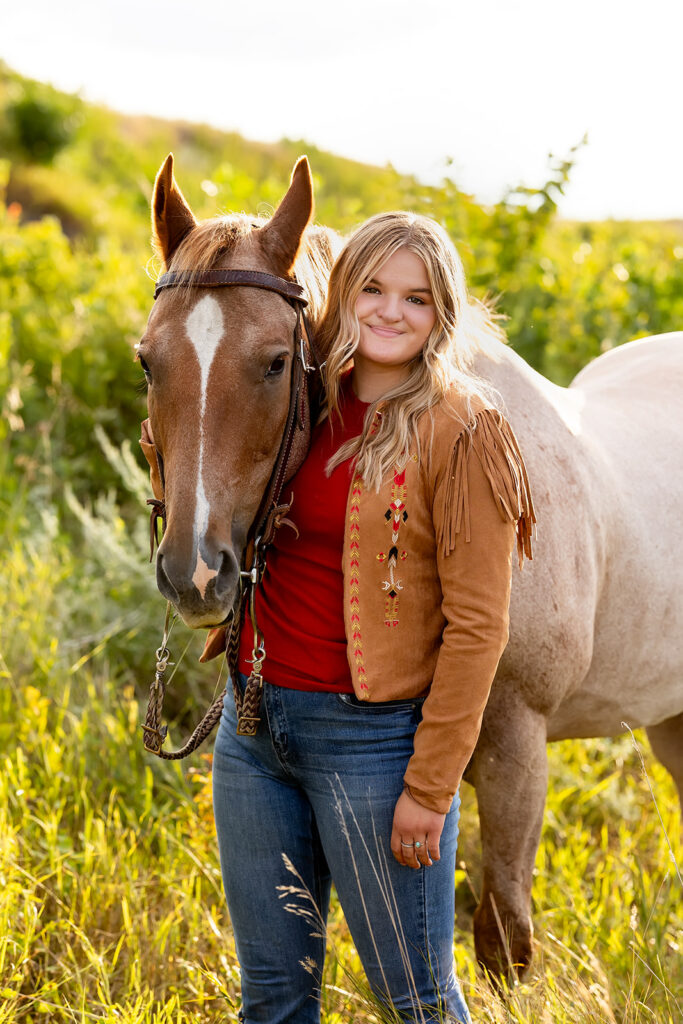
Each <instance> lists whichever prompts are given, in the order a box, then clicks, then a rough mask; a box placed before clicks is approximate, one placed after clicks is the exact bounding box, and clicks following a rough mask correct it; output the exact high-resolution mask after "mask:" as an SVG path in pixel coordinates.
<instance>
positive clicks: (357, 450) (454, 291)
mask: <svg viewBox="0 0 683 1024" xmlns="http://www.w3.org/2000/svg"><path fill="white" fill-rule="evenodd" d="M403 248H405V249H408V250H409V251H410V252H412V253H415V255H417V256H419V257H420V259H421V260H422V262H423V263H424V265H425V268H426V271H427V277H428V279H429V286H430V288H431V292H432V296H433V300H434V308H435V312H436V321H435V324H434V327H433V328H432V331H431V332H430V334H429V337H428V338H427V341H426V342H425V345H424V348H423V349H422V352H421V353H420V354H419V355H418V356H417V357H416V358H415V359H414V360H413V361H412V367H411V372H410V376H409V377H408V379H407V380H406V381H404V382H403V383H401V384H400V386H398V387H396V388H394V389H393V390H392V391H390V392H388V393H387V394H386V395H383V396H382V398H381V400H378V401H376V402H373V403H372V404H371V406H370V408H369V409H368V412H367V414H366V417H365V422H364V425H363V431H362V433H361V434H360V436H359V437H356V438H353V439H352V440H350V441H347V442H346V443H345V444H343V445H342V446H341V447H340V448H339V450H338V451H337V452H336V453H335V454H334V455H333V456H332V458H331V459H330V460H329V462H328V465H327V469H328V472H331V471H332V469H334V467H335V466H337V465H339V464H340V463H341V462H343V461H345V460H346V459H348V458H351V457H355V459H356V471H357V472H358V473H359V474H360V475H361V476H362V478H363V483H364V484H365V486H366V487H368V488H369V489H375V490H379V487H380V485H381V482H382V480H383V479H384V477H385V476H386V474H387V473H388V472H389V471H390V470H393V468H394V467H395V466H397V465H398V466H402V465H403V464H404V463H405V462H406V461H407V459H408V457H409V456H410V449H411V447H412V446H413V445H414V444H416V443H418V436H417V421H418V419H419V418H420V416H421V415H422V414H423V413H424V412H425V411H426V410H427V409H431V408H432V407H433V406H434V405H436V404H437V403H438V402H439V401H440V400H441V399H442V398H443V397H444V396H445V394H446V393H447V391H448V390H449V389H450V388H453V387H455V388H457V389H458V391H459V392H460V393H461V394H462V395H463V397H464V398H465V402H466V408H467V413H468V419H469V418H471V405H470V403H471V401H472V399H473V398H475V397H477V398H480V399H482V400H483V401H484V402H486V404H491V403H492V402H495V397H494V396H495V391H494V389H493V388H492V387H491V386H490V385H489V384H487V383H486V382H485V381H483V380H482V379H481V378H479V377H477V375H476V374H475V373H474V372H473V370H472V369H471V364H472V360H473V358H474V356H475V354H476V353H477V352H480V351H485V350H487V349H490V348H491V346H492V345H493V344H498V343H500V342H501V341H504V340H505V336H504V334H503V331H502V330H501V328H500V327H499V326H498V324H497V323H496V320H495V317H494V315H493V313H492V312H491V310H490V309H489V307H488V306H487V305H485V304H484V303H481V302H478V301H477V300H475V299H472V298H471V297H470V296H469V295H468V292H467V286H466V283H465V273H464V271H463V267H462V262H461V260H460V257H459V255H458V253H457V251H456V249H455V246H454V245H453V243H452V241H451V240H450V238H449V237H448V235H447V233H446V232H445V231H444V229H443V228H442V227H441V226H440V225H439V224H437V222H436V221H435V220H432V219H431V217H422V216H420V215H418V214H415V213H407V212H402V211H398V212H395V213H380V214H377V215H376V216H375V217H371V218H370V219H369V220H367V221H366V222H365V223H364V224H362V225H361V226H360V227H359V228H358V229H357V230H356V231H355V232H354V233H353V234H352V235H351V237H350V238H349V240H348V242H347V243H346V245H345V247H344V249H343V250H342V252H341V254H340V255H339V257H338V259H337V261H336V263H335V264H334V266H333V268H332V273H331V275H330V283H329V289H328V294H327V302H326V305H325V309H324V311H323V317H322V320H321V322H320V325H319V329H318V338H319V339H320V348H321V350H322V351H326V350H327V351H328V352H329V354H328V357H327V373H326V378H327V407H328V412H336V413H337V414H338V415H341V411H340V386H341V377H342V374H343V373H344V371H345V370H347V369H349V368H350V367H351V366H352V365H353V363H352V360H353V353H354V352H355V350H356V348H357V347H358V343H359V340H360V327H359V324H358V317H357V316H356V311H355V307H356V299H357V298H358V296H359V295H360V293H361V291H362V289H363V288H364V287H365V285H366V284H367V282H368V281H369V280H370V279H371V278H372V277H373V275H374V274H375V273H376V272H377V271H378V270H379V268H380V267H381V266H382V264H383V263H385V262H386V260H388V259H389V258H390V257H391V256H393V254H394V253H395V252H397V251H398V250H399V249H403ZM380 401H381V402H382V416H381V419H380V421H379V424H376V427H375V429H374V430H373V431H372V433H371V432H370V429H371V426H372V424H373V420H374V417H375V412H376V410H377V406H378V405H379V402H380Z"/></svg>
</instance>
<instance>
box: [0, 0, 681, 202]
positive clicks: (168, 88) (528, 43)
mask: <svg viewBox="0 0 683 1024" xmlns="http://www.w3.org/2000/svg"><path fill="white" fill-rule="evenodd" d="M682 43H683V0H647V2H645V0H571V2H565V3H558V2H556V0H480V2H477V0H470V2H467V3H465V2H462V0H410V2H406V0H342V2H340V3H329V2H327V0H257V2H256V0H251V2H248V0H240V3H239V4H237V3H232V2H230V0H222V2H217V0H197V2H195V3H189V2H187V0H166V2H158V0H137V2H133V0H116V2H114V0H58V2H55V0H22V2H16V0H15V2H12V3H10V0H0V57H2V58H3V59H4V60H5V61H6V62H7V63H8V64H9V65H10V66H11V67H14V68H15V69H16V70H18V71H20V72H22V73H24V74H26V75H29V76H32V77H34V78H39V79H41V80H44V81H51V82H52V83H53V84H54V85H56V86H58V87H59V88H63V89H67V90H69V91H80V92H81V94H82V95H83V96H84V97H85V98H86V99H91V100H98V101H104V102H106V103H107V104H108V105H109V106H112V107H115V108H116V109H119V110H123V111H127V112H132V113H149V114H158V115H161V116H165V117H171V118H185V119H189V120H193V121H205V122H208V123H210V124H213V125H216V126H217V127H219V128H227V129H236V130H237V131H240V132H242V133H243V134H244V135H246V136H247V137H249V138H251V139H258V140H265V141H270V140H276V139H279V138H282V137H283V136H287V137H289V138H295V139H305V140H308V141H310V142H312V143H315V144H316V145H317V146H319V147H322V148H324V149H329V150H331V151H333V152H334V153H338V154H340V155H344V156H349V157H353V158H356V159H359V160H363V161H367V162H370V163H377V164H386V163H389V162H390V163H392V164H393V165H394V166H395V167H397V168H399V169H400V170H404V171H410V172H414V173H416V174H418V175H420V176H422V177H423V178H425V179H427V180H438V178H439V176H440V174H441V173H442V171H443V169H444V166H445V160H446V158H451V159H452V160H453V164H452V166H451V169H450V173H451V176H452V177H454V179H455V180H456V181H457V182H458V184H459V185H460V187H461V188H464V189H466V190H467V191H471V192H473V193H474V194H475V195H477V196H478V197H479V198H480V199H482V200H485V201H492V200H495V199H496V198H498V197H499V196H500V195H501V194H502V193H503V192H504V190H505V188H506V187H507V186H509V185H515V184H518V183H520V182H522V183H524V184H527V185H539V184H541V183H542V182H543V181H545V179H546V175H547V158H548V153H549V152H550V151H552V152H554V153H556V154H557V155H563V154H565V153H567V151H568V150H569V148H570V147H571V146H572V145H574V144H575V143H577V142H578V141H579V140H580V139H581V138H582V137H583V135H584V134H585V133H587V134H588V145H587V147H585V148H584V149H583V150H582V151H581V152H580V154H579V156H578V163H577V166H576V168H575V169H574V172H573V175H572V181H571V183H570V187H569V190H568V193H567V197H566V200H565V202H564V204H563V205H562V207H561V210H562V212H563V213H564V214H565V215H566V216H571V217H585V218H589V217H595V218H602V217H609V216H614V217H678V218H683V188H682V182H683V131H682V130H681V121H682V120H683V118H682V115H681V108H682V103H681V99H682V98H683V64H682V61H681V55H682ZM162 155H163V154H162Z"/></svg>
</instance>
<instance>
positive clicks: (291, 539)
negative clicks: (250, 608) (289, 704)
mask: <svg viewBox="0 0 683 1024" xmlns="http://www.w3.org/2000/svg"><path fill="white" fill-rule="evenodd" d="M341 409H342V415H343V418H344V422H343V426H342V424H341V422H340V420H339V419H338V417H336V416H334V417H328V418H327V419H325V420H324V421H323V422H322V423H320V424H319V425H318V426H317V427H315V429H314V431H313V436H312V439H311V447H310V450H309V452H308V455H307V456H306V460H305V461H304V463H303V465H302V466H301V468H300V469H299V471H298V473H297V474H296V475H295V476H294V477H293V479H292V480H291V481H290V482H289V483H288V484H286V485H285V487H284V489H283V492H282V499H283V500H285V501H289V495H290V494H291V493H292V492H293V494H294V502H293V504H292V510H291V512H290V513H289V514H288V516H287V518H288V519H291V520H292V522H294V523H295V524H296V526H297V529H298V531H299V536H298V538H297V536H296V534H295V533H294V531H293V530H292V529H290V528H289V527H287V526H282V527H281V528H280V529H279V530H278V531H277V533H276V534H275V539H274V541H273V543H272V545H271V546H270V548H269V549H268V555H267V558H266V569H265V572H264V574H263V579H262V581H261V585H260V586H259V588H258V591H257V594H256V620H257V622H258V625H259V629H260V630H261V632H262V633H263V636H264V639H265V648H266V659H265V661H264V664H263V677H264V679H267V680H268V682H269V683H273V684H274V685H276V686H286V687H289V688H290V689H294V690H325V691H336V692H341V693H353V685H352V683H351V672H350V669H349V663H348V660H347V657H346V632H345V630H344V577H343V570H342V555H343V547H344V526H345V517H346V505H347V500H348V495H349V487H350V484H351V477H352V465H351V462H352V460H351V459H347V460H346V462H343V463H342V464H341V465H339V466H336V467H335V469H334V471H333V472H332V474H331V475H330V476H327V475H326V473H325V466H326V465H327V462H328V459H329V458H330V457H331V456H332V455H333V454H334V453H335V452H336V451H337V450H338V448H339V447H340V446H341V445H342V443H343V442H344V441H347V440H349V439H350V438H352V437H357V436H358V435H359V434H360V433H361V431H362V429H363V420H364V418H365V413H366V412H367V409H368V405H367V403H365V402H361V401H360V400H359V399H358V398H357V397H356V395H355V394H354V392H353V389H352V387H351V382H350V378H349V379H348V380H347V381H346V382H345V386H344V387H343V390H342V396H341ZM252 646H253V631H252V629H251V623H250V620H249V617H248V616H247V617H246V621H245V622H244V624H243V628H242V637H241V643H240V658H239V669H240V672H243V673H244V674H245V675H249V672H250V671H251V665H250V664H249V662H248V661H247V658H250V657H251V653H252Z"/></svg>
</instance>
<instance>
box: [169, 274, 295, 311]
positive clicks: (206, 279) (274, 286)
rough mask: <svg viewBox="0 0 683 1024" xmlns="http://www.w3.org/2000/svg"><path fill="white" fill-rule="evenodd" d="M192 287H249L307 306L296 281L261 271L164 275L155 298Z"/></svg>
mask: <svg viewBox="0 0 683 1024" xmlns="http://www.w3.org/2000/svg"><path fill="white" fill-rule="evenodd" d="M183 284H186V285H191V286H192V287H196V288H221V287H223V286H224V285H249V286H251V287H252V288H265V290H266V291H269V292H277V293H278V295H282V296H283V297H284V298H285V299H294V301H295V302H299V303H301V305H302V306H305V305H307V302H306V297H305V295H304V290H303V288H302V287H301V285H298V284H296V283H295V282H294V281H286V280H285V278H284V277H276V276H275V275H274V274H265V273H262V272H261V271H260V270H203V271H200V272H199V273H194V272H193V271H191V270H179V271H173V272H169V273H166V274H162V276H161V277H160V278H159V280H158V281H157V283H156V287H155V289H154V298H155V299H156V298H157V296H158V295H159V293H160V292H161V291H162V290H163V289H164V288H175V287H177V286H178V285H183Z"/></svg>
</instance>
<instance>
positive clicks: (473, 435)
mask: <svg viewBox="0 0 683 1024" xmlns="http://www.w3.org/2000/svg"><path fill="white" fill-rule="evenodd" d="M473 449H474V451H475V453H476V455H477V457H478V458H479V461H480V462H481V465H482V467H483V470H484V473H485V474H486V478H487V480H488V482H489V484H490V485H491V491H492V493H493V496H494V498H495V500H496V504H497V506H498V511H499V512H500V516H501V519H503V520H504V521H508V522H510V521H513V522H514V521H515V520H516V522H517V555H518V557H519V567H520V569H521V568H522V565H523V562H524V557H525V556H526V557H527V558H529V559H531V557H532V555H531V539H532V535H533V528H534V523H535V522H536V516H535V514H534V506H533V501H532V499H531V488H530V486H529V478H528V476H527V471H526V466H525V465H524V459H523V458H522V453H521V452H520V450H519V445H518V444H517V438H516V437H515V435H514V432H513V430H512V427H511V426H510V424H509V423H508V421H507V420H506V419H505V417H504V416H503V415H502V414H501V413H500V412H499V411H498V410H497V409H483V410H482V411H481V412H479V413H478V414H477V416H476V417H475V418H474V419H473V420H472V421H471V422H470V423H468V424H467V426H466V427H465V429H464V430H463V431H462V433H461V434H460V435H459V436H458V438H457V440H456V442H455V444H454V445H453V451H452V453H451V457H450V460H449V465H448V475H447V480H446V490H445V495H444V509H443V512H444V515H443V519H442V521H443V527H442V529H441V531H440V536H439V537H438V538H437V540H438V543H439V545H440V547H441V549H442V552H443V554H444V555H448V554H450V553H451V551H452V550H453V548H454V547H455V538H456V537H457V536H458V534H459V533H461V532H463V531H464V534H465V541H469V540H470V536H471V533H470V496H469V486H468V479H467V467H468V463H469V459H470V454H471V452H472V450H473Z"/></svg>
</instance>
